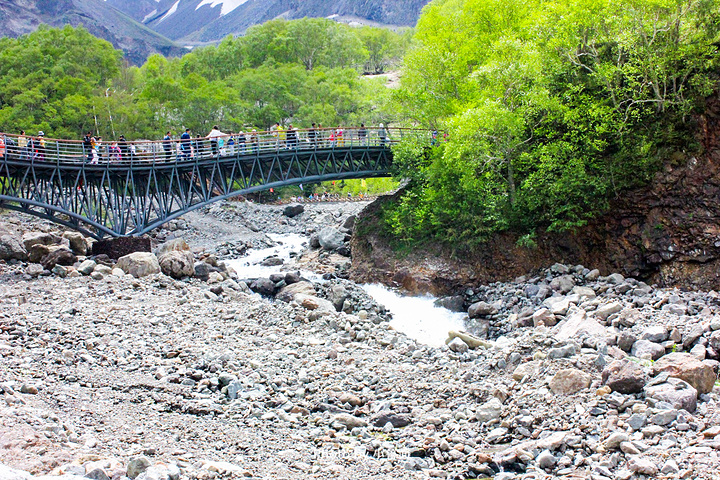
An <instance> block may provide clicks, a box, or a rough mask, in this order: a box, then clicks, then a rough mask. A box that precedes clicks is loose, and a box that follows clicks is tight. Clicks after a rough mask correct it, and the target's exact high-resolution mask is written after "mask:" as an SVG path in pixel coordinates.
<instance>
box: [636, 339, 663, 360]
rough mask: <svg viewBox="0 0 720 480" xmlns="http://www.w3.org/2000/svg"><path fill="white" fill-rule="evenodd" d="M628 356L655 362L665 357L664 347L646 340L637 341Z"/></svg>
mask: <svg viewBox="0 0 720 480" xmlns="http://www.w3.org/2000/svg"><path fill="white" fill-rule="evenodd" d="M630 354H631V355H632V356H633V357H637V358H644V359H649V360H657V359H658V358H660V357H662V356H663V355H665V347H663V346H662V345H660V344H657V343H653V342H650V341H648V340H638V341H637V342H635V343H634V344H633V346H632V350H631V351H630Z"/></svg>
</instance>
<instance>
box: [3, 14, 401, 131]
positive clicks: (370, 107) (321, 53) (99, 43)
mask: <svg viewBox="0 0 720 480" xmlns="http://www.w3.org/2000/svg"><path fill="white" fill-rule="evenodd" d="M409 38H410V36H409V34H408V33H406V34H402V35H401V34H397V33H393V32H390V31H387V30H382V29H378V28H370V27H363V28H352V27H349V26H347V25H343V24H338V23H336V22H333V21H330V20H327V19H302V20H295V21H284V20H274V21H271V22H268V23H265V24H263V25H259V26H256V27H253V28H251V29H250V30H249V31H248V33H247V35H245V36H244V37H238V38H232V37H228V38H227V39H225V40H223V41H222V42H221V43H220V44H219V45H217V46H209V47H205V48H201V49H196V50H194V51H192V52H191V53H188V54H186V55H185V56H183V57H182V58H173V59H168V58H164V57H162V56H159V55H155V56H152V57H150V58H149V59H148V60H147V62H146V63H145V64H144V65H143V66H141V67H140V68H137V67H130V66H129V65H127V64H125V63H124V62H123V59H122V53H121V52H119V51H116V50H114V49H113V48H112V47H111V45H110V44H109V43H107V42H105V41H103V40H99V39H97V38H95V37H93V36H92V35H90V34H89V33H88V32H87V31H86V30H85V29H83V28H82V27H80V28H72V27H65V28H63V29H53V28H48V27H41V28H40V29H38V30H37V31H36V32H34V33H31V34H29V35H25V36H22V37H20V38H18V39H10V38H4V39H2V40H0V62H1V64H0V131H4V132H18V131H19V130H21V129H22V130H26V131H27V132H28V133H33V132H36V131H38V130H44V131H45V134H46V135H48V136H52V137H60V138H79V137H81V136H82V135H83V134H84V133H85V132H86V131H89V130H92V131H93V132H95V133H96V134H99V135H102V136H103V137H105V138H106V139H109V138H117V137H118V136H119V135H120V134H121V133H122V134H125V136H126V137H128V138H129V139H141V138H160V137H162V136H163V135H164V134H165V132H166V131H167V130H171V131H172V132H173V133H174V134H176V135H179V133H180V132H181V131H182V130H184V128H186V127H187V128H190V129H191V130H192V131H193V133H194V134H196V135H206V134H207V133H208V132H209V130H210V128H211V127H212V126H213V125H215V124H217V125H219V126H220V128H221V130H224V131H227V132H237V131H240V130H245V129H249V128H257V129H259V130H265V129H268V128H269V127H270V126H271V125H273V124H274V123H275V122H282V123H286V124H287V123H292V124H293V125H295V126H296V127H309V126H310V124H311V123H312V122H315V123H321V124H323V125H324V126H335V125H338V124H344V125H349V124H352V125H355V124H359V123H362V122H364V123H368V124H370V123H377V122H383V121H384V122H387V121H389V120H391V119H392V118H393V114H392V113H389V110H387V109H385V108H384V106H385V105H386V104H387V103H388V102H387V100H388V92H387V88H385V86H384V80H383V79H376V78H371V77H367V76H363V75H362V74H363V73H373V74H375V73H382V72H383V71H384V69H385V68H387V66H388V65H391V64H395V63H397V62H398V61H399V58H400V57H401V56H402V54H403V52H404V49H405V47H406V46H407V44H408V42H409Z"/></svg>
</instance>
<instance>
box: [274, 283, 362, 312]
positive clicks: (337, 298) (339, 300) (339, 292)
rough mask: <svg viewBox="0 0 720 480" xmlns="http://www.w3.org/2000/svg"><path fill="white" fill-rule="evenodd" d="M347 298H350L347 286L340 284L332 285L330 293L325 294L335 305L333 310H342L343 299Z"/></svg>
mask: <svg viewBox="0 0 720 480" xmlns="http://www.w3.org/2000/svg"><path fill="white" fill-rule="evenodd" d="M286 282H287V281H286ZM348 298H350V293H349V292H348V291H347V288H345V287H343V286H342V285H333V287H332V288H331V289H330V293H329V294H328V295H327V299H328V300H330V302H332V304H333V305H334V306H335V310H337V311H338V312H339V311H341V310H342V308H343V305H345V300H347V299H348Z"/></svg>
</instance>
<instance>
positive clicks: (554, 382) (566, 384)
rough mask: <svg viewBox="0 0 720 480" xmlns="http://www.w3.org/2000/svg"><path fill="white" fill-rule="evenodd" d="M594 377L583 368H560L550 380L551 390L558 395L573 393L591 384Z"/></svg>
mask: <svg viewBox="0 0 720 480" xmlns="http://www.w3.org/2000/svg"><path fill="white" fill-rule="evenodd" d="M591 382H592V377H591V376H590V375H588V374H587V373H585V372H583V371H582V370H578V369H576V368H567V369H564V370H560V371H559V372H557V373H556V374H555V376H553V378H552V379H551V380H550V390H552V391H553V393H555V394H556V395H571V394H573V393H577V392H579V391H580V390H583V389H586V388H588V387H589V386H590V383H591Z"/></svg>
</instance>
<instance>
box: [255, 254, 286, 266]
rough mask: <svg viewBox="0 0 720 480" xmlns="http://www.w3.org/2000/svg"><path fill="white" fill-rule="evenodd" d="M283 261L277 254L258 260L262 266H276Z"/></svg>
mask: <svg viewBox="0 0 720 480" xmlns="http://www.w3.org/2000/svg"><path fill="white" fill-rule="evenodd" d="M283 263H285V260H283V259H282V258H280V257H278V256H272V257H268V258H266V259H265V260H263V261H262V262H260V265H262V266H264V267H277V266H279V265H282V264H283Z"/></svg>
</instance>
